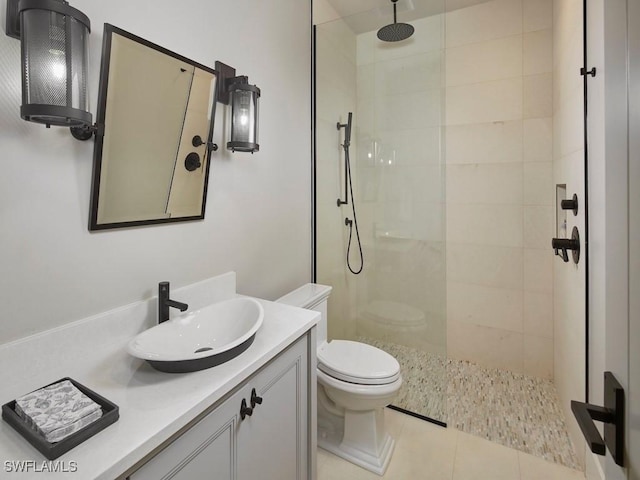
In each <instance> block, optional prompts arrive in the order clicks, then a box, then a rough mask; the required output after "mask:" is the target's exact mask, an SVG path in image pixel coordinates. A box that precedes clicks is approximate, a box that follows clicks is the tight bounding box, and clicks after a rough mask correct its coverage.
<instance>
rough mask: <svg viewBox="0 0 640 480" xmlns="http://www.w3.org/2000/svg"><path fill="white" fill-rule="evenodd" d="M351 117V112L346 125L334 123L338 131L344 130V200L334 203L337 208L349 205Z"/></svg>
mask: <svg viewBox="0 0 640 480" xmlns="http://www.w3.org/2000/svg"><path fill="white" fill-rule="evenodd" d="M352 116H353V113H352V112H349V116H348V118H347V123H340V122H338V123H336V128H337V130H338V131H339V130H340V129H342V128H344V143H343V144H342V148H343V149H344V157H345V158H344V200H341V199H340V198H338V200H337V201H336V205H337V206H338V207H340V206H342V205H349V193H348V192H349V190H348V188H349V184H348V182H349V178H348V176H349V174H350V172H349V147H350V146H351V118H352Z"/></svg>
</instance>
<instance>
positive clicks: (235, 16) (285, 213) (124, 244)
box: [0, 0, 311, 343]
mask: <svg viewBox="0 0 640 480" xmlns="http://www.w3.org/2000/svg"><path fill="white" fill-rule="evenodd" d="M72 4H73V6H74V7H76V8H78V9H80V10H81V11H83V12H84V13H86V14H87V15H88V16H89V17H90V18H91V21H92V25H93V33H92V34H91V37H90V49H91V52H90V53H91V66H90V86H91V106H92V111H93V113H94V116H95V106H96V102H97V91H98V72H99V67H100V62H99V58H100V52H101V44H102V28H103V27H102V25H103V22H108V23H112V24H114V25H116V26H118V27H121V28H123V29H125V30H128V31H130V32H132V33H135V34H137V35H139V36H141V37H143V38H146V39H148V40H150V41H152V42H155V43H158V44H160V45H162V46H164V47H166V48H168V49H170V50H173V51H176V52H177V53H180V54H182V55H185V56H187V57H190V58H192V59H193V60H195V61H197V62H200V63H203V64H205V65H210V66H212V67H213V65H214V62H215V60H220V61H222V62H224V63H227V64H229V65H232V66H234V67H236V69H237V71H238V73H239V74H246V75H248V76H249V78H250V81H251V82H255V83H256V84H257V85H258V86H259V87H260V88H261V89H262V98H261V112H260V113H261V118H260V152H259V153H257V154H254V155H248V154H235V155H231V154H229V153H227V152H226V150H225V149H224V148H221V149H220V150H219V151H218V152H216V153H214V154H213V160H212V166H211V173H210V179H209V192H208V196H207V212H206V218H205V220H204V221H197V222H191V223H182V224H170V225H161V226H151V227H145V228H133V229H127V230H114V231H106V232H100V233H89V231H88V229H87V224H88V217H89V211H88V210H89V198H90V185H91V172H92V152H93V142H86V143H82V142H78V141H77V140H75V139H73V138H72V137H71V135H70V134H69V132H68V131H67V130H64V129H55V128H52V129H50V130H48V129H45V128H44V127H43V126H40V125H36V124H30V123H28V122H25V121H23V120H21V119H20V117H19V106H20V102H21V93H20V45H19V42H18V41H16V40H14V39H12V38H9V37H7V36H5V35H0V65H1V68H0V72H1V74H0V75H1V76H2V77H1V84H2V89H0V148H1V151H2V168H3V171H2V175H0V225H1V226H2V227H1V233H0V265H1V267H0V268H1V269H2V274H1V276H0V304H2V306H3V309H4V311H5V314H4V315H2V322H1V323H0V343H4V342H7V341H11V340H13V339H17V338H20V337H24V336H26V335H29V334H32V333H35V332H39V331H43V330H46V329H49V328H52V327H55V326H58V325H62V324H64V323H67V322H70V321H73V320H77V319H80V318H84V317H86V316H88V315H91V314H94V313H97V312H101V311H105V310H108V309H111V308H114V307H117V306H119V305H123V304H127V303H130V302H134V301H137V300H141V299H144V298H148V297H150V296H152V295H155V294H156V288H157V283H158V281H161V280H169V281H171V282H172V285H173V286H174V287H179V286H182V285H185V284H189V283H192V282H195V281H198V280H201V279H204V278H207V277H211V276H213V275H217V274H220V273H223V272H226V271H228V270H235V271H237V272H238V288H239V291H241V292H243V293H247V294H252V295H256V296H260V297H264V298H275V297H277V296H278V295H280V294H283V293H285V292H286V291H287V290H288V289H291V288H293V287H295V286H297V285H299V284H301V283H303V282H305V281H308V280H309V278H310V136H311V128H310V88H309V86H310V62H311V58H310V15H311V13H310V2H301V1H300V0H275V1H269V2H261V1H256V0H233V1H231V0H229V1H224V2H206V1H202V0H201V1H195V0H194V1H189V2H169V1H167V0H156V1H153V2H150V1H146V2H144V1H143V2H129V1H126V0H113V1H110V2H92V1H89V0H75V1H74V2H72ZM0 11H1V12H2V15H4V11H5V8H4V3H3V5H2V8H1V9H0ZM0 23H2V24H3V25H4V18H1V19H0ZM222 119H223V109H222V108H219V111H218V115H217V118H216V130H215V134H214V136H215V138H214V141H216V142H217V143H218V144H219V145H220V146H221V147H222V146H223V145H224V142H225V141H226V140H224V139H223V138H222V132H223V121H222ZM140 121H141V122H142V121H144V116H143V115H141V118H140Z"/></svg>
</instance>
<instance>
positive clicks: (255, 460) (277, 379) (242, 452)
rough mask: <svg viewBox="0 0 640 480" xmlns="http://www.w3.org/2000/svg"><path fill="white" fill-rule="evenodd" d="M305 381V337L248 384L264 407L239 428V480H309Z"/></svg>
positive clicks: (257, 407)
mask: <svg viewBox="0 0 640 480" xmlns="http://www.w3.org/2000/svg"><path fill="white" fill-rule="evenodd" d="M307 379H308V372H307V336H306V335H305V336H304V337H302V338H301V339H300V340H298V341H297V342H296V343H295V344H293V345H292V346H291V347H289V348H288V349H287V350H286V351H285V352H283V353H282V354H280V355H279V356H278V357H277V358H276V359H275V360H274V361H273V362H271V363H270V364H269V365H268V366H267V367H265V368H264V369H263V370H262V371H261V372H259V373H258V374H257V375H256V376H255V377H254V378H253V379H252V380H249V383H248V385H247V386H248V387H249V389H253V388H255V390H256V394H257V395H258V396H259V397H260V398H261V399H262V403H261V404H256V405H255V407H254V409H253V414H252V415H251V416H250V417H245V419H244V420H242V421H241V422H240V424H239V425H238V479H239V480H255V479H257V478H259V479H264V480H295V479H299V480H306V479H307V468H308V467H307V465H308V461H309V459H308V455H309V451H308V448H309V443H308V435H307V428H308V408H307V389H308V385H307ZM243 390H245V391H246V389H243ZM250 399H251V393H249V395H248V397H247V402H250Z"/></svg>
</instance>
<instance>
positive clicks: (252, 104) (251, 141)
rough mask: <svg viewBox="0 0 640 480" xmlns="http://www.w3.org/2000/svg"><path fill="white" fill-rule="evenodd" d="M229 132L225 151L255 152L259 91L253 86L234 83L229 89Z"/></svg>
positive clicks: (258, 147)
mask: <svg viewBox="0 0 640 480" xmlns="http://www.w3.org/2000/svg"><path fill="white" fill-rule="evenodd" d="M229 95H230V101H229V102H230V104H231V122H230V123H231V131H230V133H229V139H230V141H229V142H227V149H229V150H231V151H233V152H251V153H253V152H257V151H258V150H260V145H258V103H259V99H260V89H259V88H258V87H256V86H255V85H248V84H246V83H234V84H232V85H231V86H230V87H229Z"/></svg>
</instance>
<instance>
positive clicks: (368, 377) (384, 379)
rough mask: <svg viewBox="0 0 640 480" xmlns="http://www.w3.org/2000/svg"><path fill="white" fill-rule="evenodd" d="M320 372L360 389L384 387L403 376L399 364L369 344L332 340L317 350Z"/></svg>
mask: <svg viewBox="0 0 640 480" xmlns="http://www.w3.org/2000/svg"><path fill="white" fill-rule="evenodd" d="M318 368H319V369H320V370H322V371H323V372H324V373H326V374H327V375H331V376H332V377H334V378H337V379H339V380H343V381H345V382H349V383H356V384H360V385H384V384H387V383H392V382H394V381H396V380H397V379H398V377H399V376H400V364H398V361H397V360H396V359H395V358H393V357H392V356H391V355H389V354H388V353H387V352H385V351H383V350H380V349H379V348H376V347H373V346H371V345H367V344H366V343H360V342H352V341H350V340H333V341H331V342H328V343H323V344H322V345H321V346H320V347H319V348H318Z"/></svg>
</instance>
